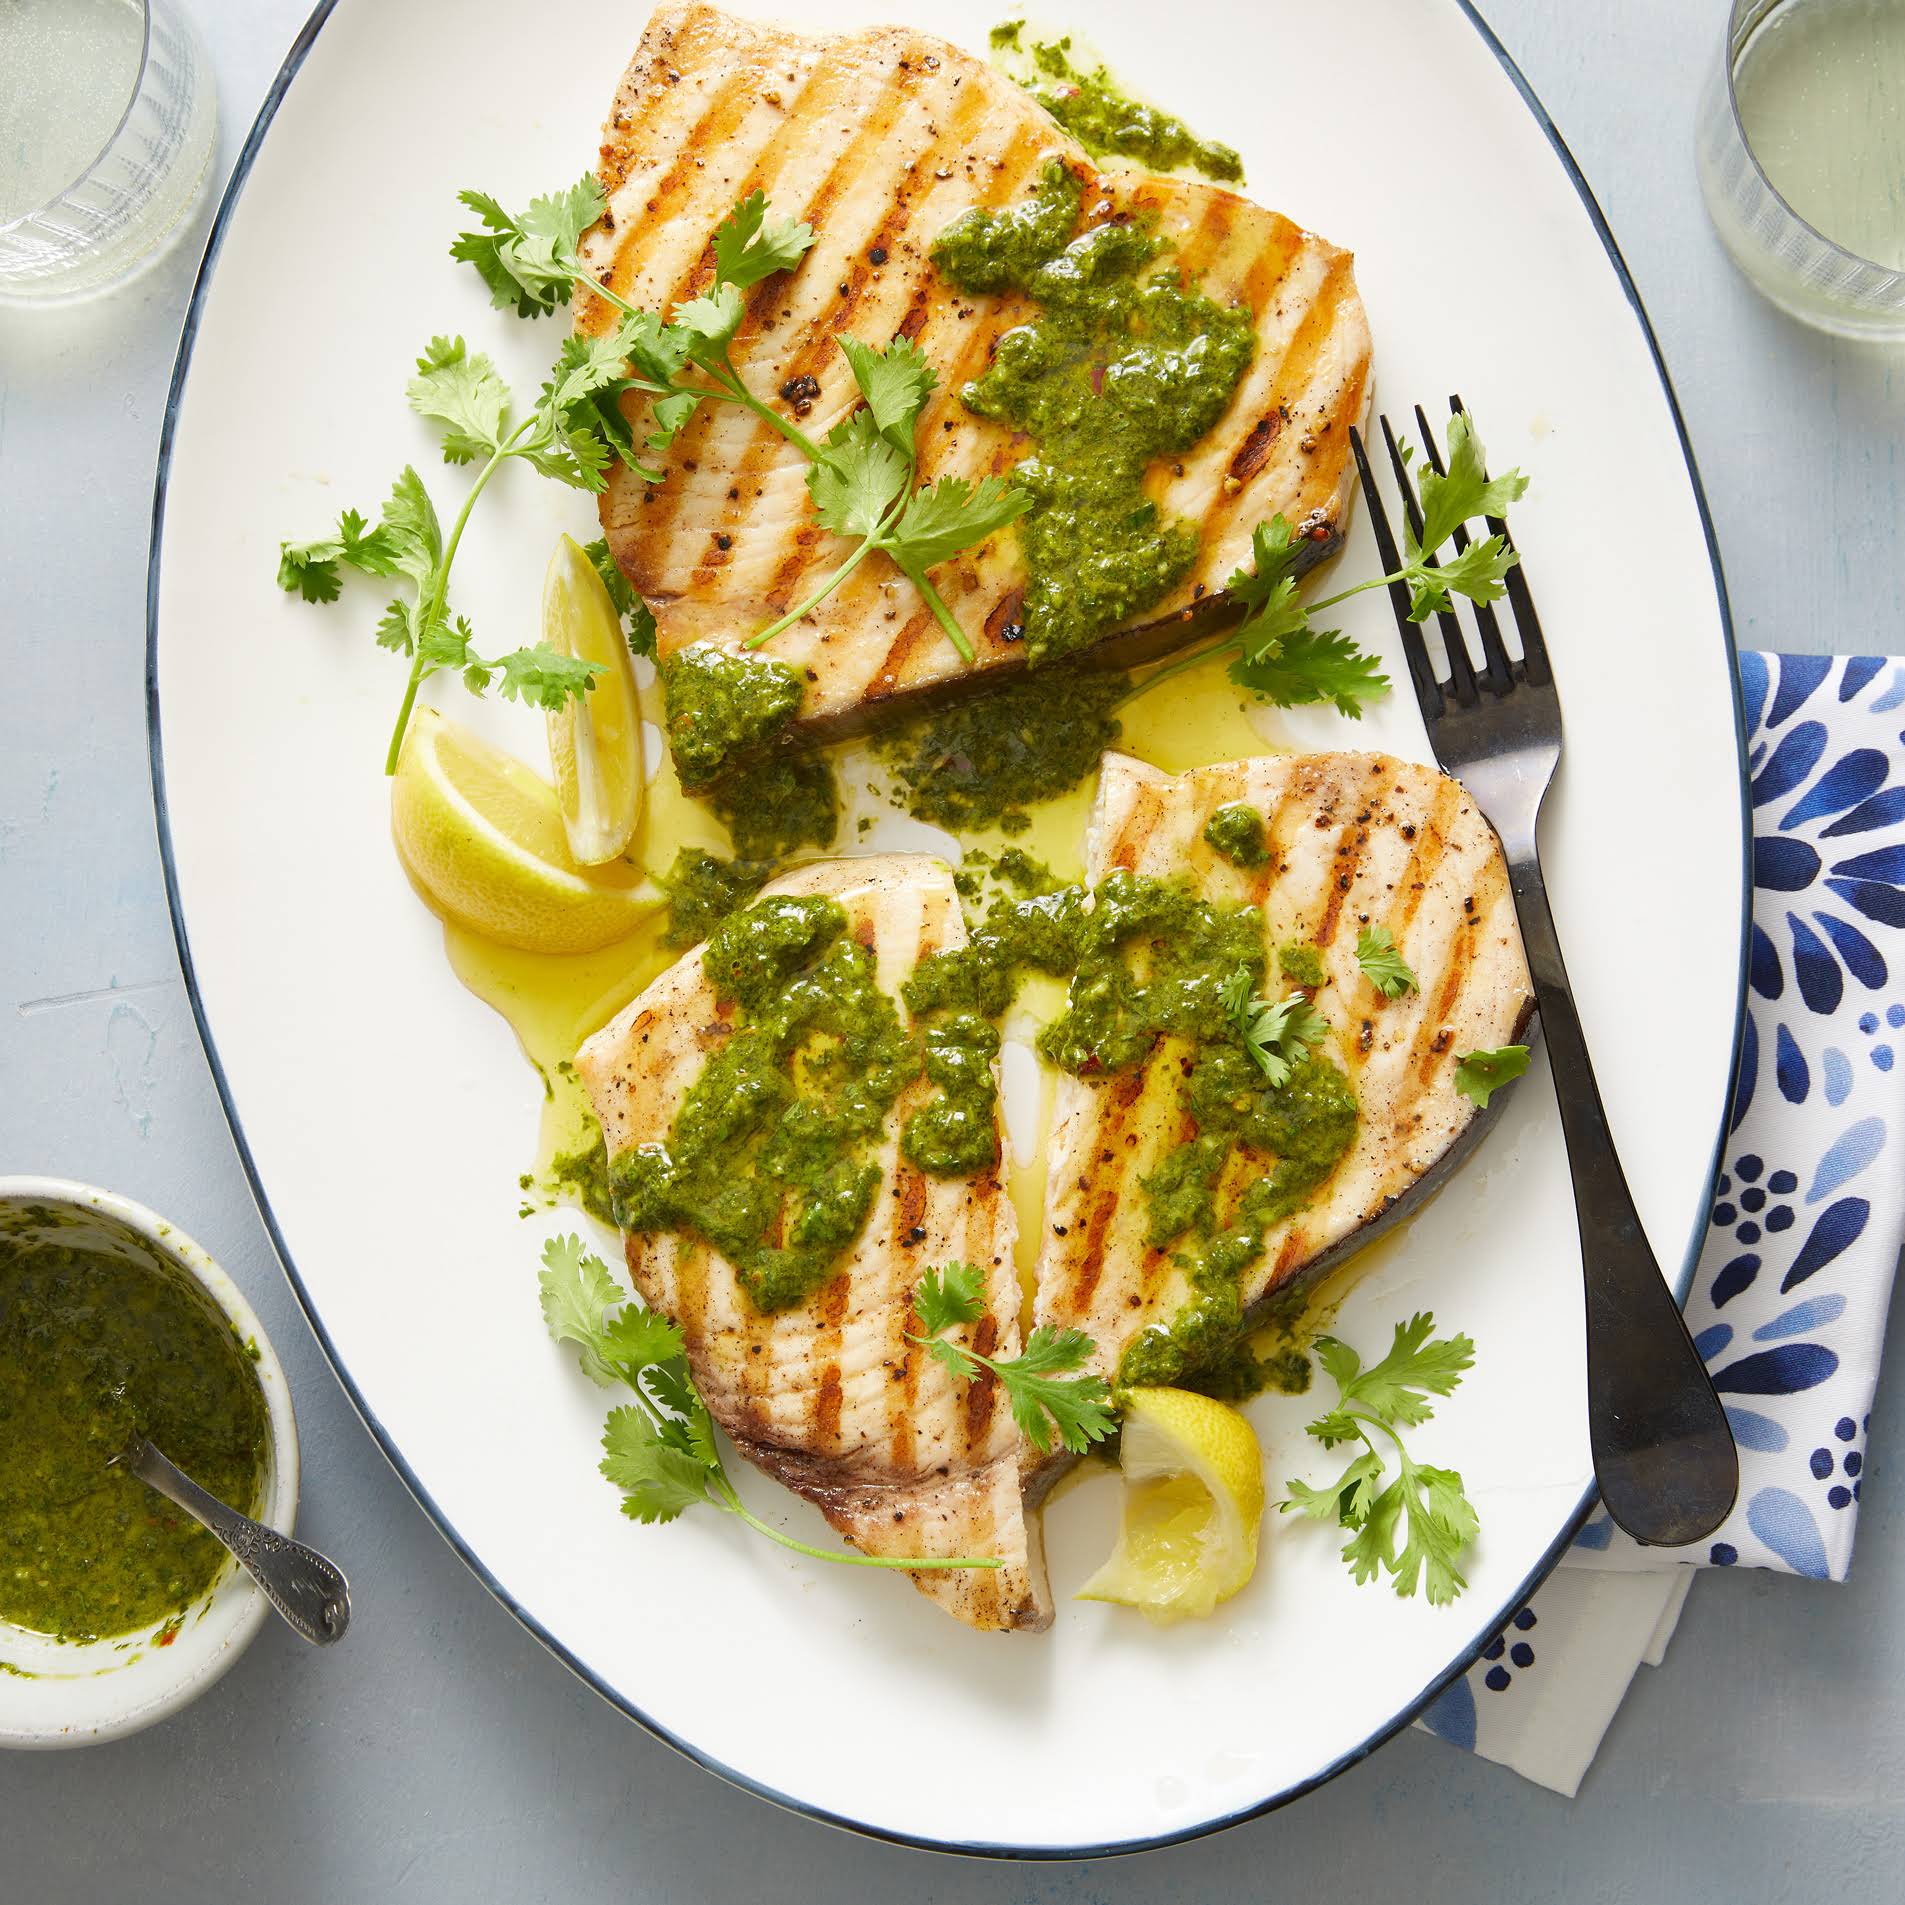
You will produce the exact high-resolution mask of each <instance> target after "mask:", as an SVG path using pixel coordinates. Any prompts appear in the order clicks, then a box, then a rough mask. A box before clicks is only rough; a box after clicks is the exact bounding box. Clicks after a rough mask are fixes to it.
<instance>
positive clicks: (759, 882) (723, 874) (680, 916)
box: [661, 847, 772, 946]
mask: <svg viewBox="0 0 1905 1905" xmlns="http://www.w3.org/2000/svg"><path fill="white" fill-rule="evenodd" d="M771 871H772V868H771V867H768V866H766V865H763V864H762V863H761V862H759V861H755V860H723V859H720V858H718V857H717V856H716V855H714V854H712V853H698V852H695V851H694V850H693V849H691V848H687V847H684V848H682V850H681V851H680V852H679V853H677V854H676V855H675V863H674V865H673V866H671V867H670V868H669V869H668V873H667V876H666V877H665V878H664V879H663V880H662V882H661V885H662V888H663V890H664V891H665V892H666V893H667V895H668V930H667V932H666V933H665V934H664V935H663V939H664V941H665V943H666V944H668V945H670V946H698V945H700V944H701V942H702V941H703V940H704V939H706V938H707V937H708V935H709V934H710V933H711V932H713V931H714V929H715V928H716V927H717V926H719V925H720V924H721V922H722V921H723V920H724V919H726V918H727V916H728V915H729V914H730V913H734V912H738V911H739V910H740V909H741V908H742V907H743V906H745V905H746V904H747V903H748V901H749V900H751V899H752V898H753V897H754V895H755V894H756V893H758V892H759V891H760V890H761V888H762V887H763V886H765V885H766V884H767V877H768V874H769V873H770V872H771Z"/></svg>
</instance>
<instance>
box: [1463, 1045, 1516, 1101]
mask: <svg viewBox="0 0 1905 1905" xmlns="http://www.w3.org/2000/svg"><path fill="white" fill-rule="evenodd" d="M1527 1069H1528V1048H1527V1046H1525V1045H1502V1046H1498V1047H1496V1049H1495V1050H1494V1051H1492V1052H1479V1051H1478V1052H1458V1053H1457V1054H1456V1055H1455V1089H1456V1090H1457V1091H1459V1092H1460V1093H1461V1094H1462V1096H1463V1097H1464V1098H1466V1099H1467V1100H1468V1101H1469V1102H1470V1103H1471V1104H1472V1105H1474V1106H1475V1107H1476V1108H1477V1109H1478V1110H1481V1111H1486V1110H1487V1109H1488V1101H1489V1099H1490V1098H1491V1097H1493V1096H1494V1094H1495V1093H1496V1092H1498V1091H1500V1090H1501V1088H1502V1087H1503V1086H1504V1085H1506V1084H1507V1083H1508V1082H1509V1081H1510V1080H1511V1079H1516V1078H1519V1077H1520V1076H1521V1075H1522V1073H1523V1072H1525V1071H1526V1070H1527Z"/></svg>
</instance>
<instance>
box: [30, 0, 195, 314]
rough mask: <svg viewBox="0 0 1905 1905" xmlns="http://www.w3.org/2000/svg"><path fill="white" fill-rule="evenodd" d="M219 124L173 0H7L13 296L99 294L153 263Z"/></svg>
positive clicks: (190, 200) (178, 219)
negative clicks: (172, 2)
mask: <svg viewBox="0 0 1905 1905" xmlns="http://www.w3.org/2000/svg"><path fill="white" fill-rule="evenodd" d="M216 130H217V106H216V96H215V94H214V91H213V86H212V78H211V72H210V69H209V66H208V65H207V62H206V58H205V50H204V47H203V46H202V45H201V44H200V41H199V37H198V34H197V32H196V31H195V30H194V29H193V27H192V24H191V22H190V20H189V19H187V18H186V17H185V16H184V15H183V14H181V13H180V12H178V11H177V10H176V9H175V8H174V7H173V5H172V4H171V0H0V300H7V301H29V300H31V301H40V300H46V299H56V298H73V297H81V296H88V295H91V294H93V293H95V292H98V291H101V290H104V289H105V288H106V287H107V286H109V285H113V284H116V283H118V282H120V281H121V280H123V279H124V278H126V277H128V276H130V275H131V274H132V273H133V272H134V271H137V270H138V269H139V268H140V267H141V266H143V265H145V264H147V263H149V262H151V260H152V259H153V258H155V257H156V256H157V255H158V253H159V251H160V249H161V248H162V246H163V245H164V243H165V241H166V240H167V239H168V238H169V237H171V236H173V235H174V234H175V233H176V232H177V231H178V229H179V227H180V225H181V224H182V223H183V221H184V219H185V217H186V215H187V214H188V213H189V212H190V211H191V209H192V206H193V204H194V202H195V201H196V199H197V198H198V195H199V192H200V191H201V189H202V188H203V187H204V185H205V182H206V178H207V175H208V173H209V171H210V165H211V156H212V146H213V143H214V135H215V133H216Z"/></svg>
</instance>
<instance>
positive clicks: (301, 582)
mask: <svg viewBox="0 0 1905 1905" xmlns="http://www.w3.org/2000/svg"><path fill="white" fill-rule="evenodd" d="M343 553H344V546H343V544H342V543H340V542H339V541H338V540H337V539H336V538H335V537H331V536H321V537H319V538H318V540H317V541H315V542H281V543H279V545H278V587H279V588H281V589H282V590H284V592H285V593H286V594H287V595H301V596H302V597H303V598H304V599H305V601H307V602H335V601H336V600H337V598H338V594H339V592H340V591H341V590H342V588H343V586H344V584H343V581H342V578H341V577H340V576H339V574H338V567H337V559H338V557H339V556H341V555H342V554H343Z"/></svg>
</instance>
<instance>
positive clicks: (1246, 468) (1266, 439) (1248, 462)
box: [1230, 408, 1288, 483]
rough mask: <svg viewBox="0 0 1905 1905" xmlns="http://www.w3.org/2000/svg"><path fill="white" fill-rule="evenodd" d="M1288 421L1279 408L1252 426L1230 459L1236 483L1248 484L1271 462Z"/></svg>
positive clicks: (1232, 476)
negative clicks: (1272, 452) (1272, 453)
mask: <svg viewBox="0 0 1905 1905" xmlns="http://www.w3.org/2000/svg"><path fill="white" fill-rule="evenodd" d="M1286 421H1288V419H1287V418H1286V416H1285V414H1284V412H1283V411H1282V409H1280V408H1279V409H1276V410H1272V411H1270V412H1269V413H1268V414H1267V415H1265V416H1261V417H1259V418H1258V419H1257V421H1256V422H1255V423H1253V424H1252V425H1251V426H1250V430H1249V432H1248V434H1247V435H1246V436H1245V437H1244V440H1243V442H1242V443H1240V444H1239V445H1238V446H1237V451H1236V454H1235V455H1234V456H1233V457H1232V458H1231V459H1230V474H1231V479H1232V480H1233V481H1234V482H1238V483H1242V482H1247V481H1248V480H1249V479H1250V478H1251V477H1253V476H1255V475H1256V473H1257V472H1258V471H1259V470H1260V469H1262V468H1263V466H1264V464H1265V463H1266V462H1268V461H1269V458H1270V452H1271V450H1272V449H1274V448H1275V447H1276V441H1277V438H1278V437H1279V436H1280V435H1282V433H1283V426H1284V424H1285V422H1286Z"/></svg>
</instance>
